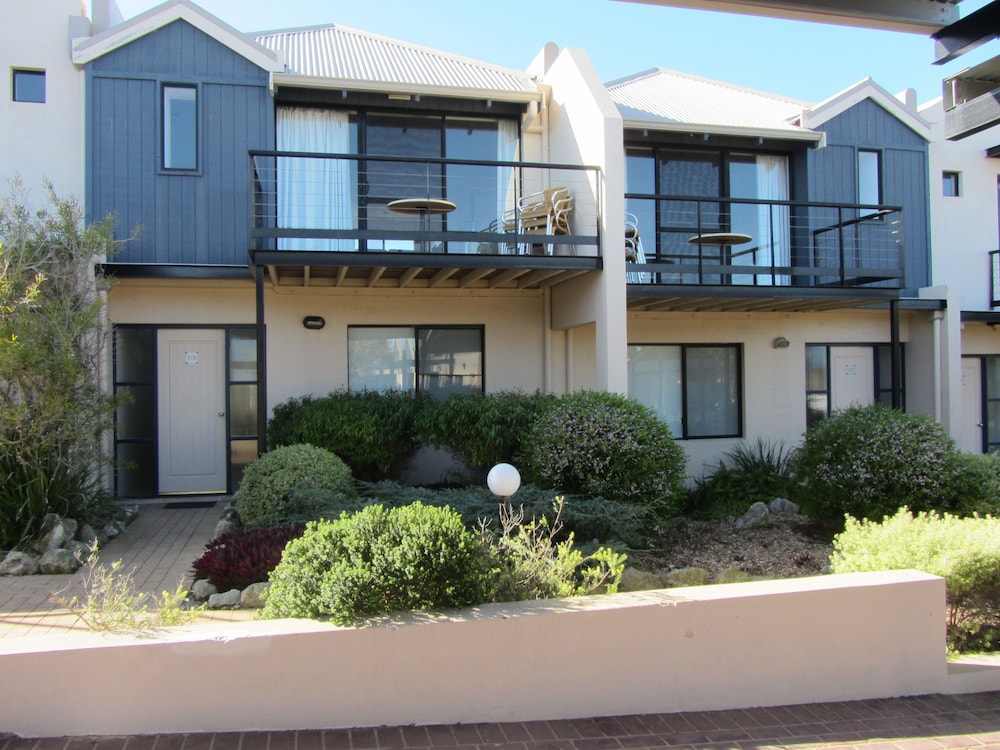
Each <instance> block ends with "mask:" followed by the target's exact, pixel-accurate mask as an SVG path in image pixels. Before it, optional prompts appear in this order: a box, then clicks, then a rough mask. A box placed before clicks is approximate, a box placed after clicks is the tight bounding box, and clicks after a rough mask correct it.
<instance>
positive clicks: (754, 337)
mask: <svg viewBox="0 0 1000 750" xmlns="http://www.w3.org/2000/svg"><path fill="white" fill-rule="evenodd" d="M910 321H911V316H909V315H903V316H902V318H901V321H900V337H901V339H902V340H903V341H904V342H907V341H908V340H909V339H910ZM889 326H890V324H889V312H888V310H865V311H861V310H845V311H827V312H823V313H644V312H633V313H629V316H628V341H629V343H635V344H639V343H642V344H657V343H662V344H741V345H742V347H743V434H744V438H742V439H745V440H747V441H750V442H752V441H754V440H756V438H757V437H761V438H763V439H765V440H769V441H772V442H777V441H781V442H783V443H784V445H785V447H786V448H792V447H794V446H795V445H797V444H798V443H799V441H800V439H801V437H802V433H803V432H804V431H805V427H806V366H805V346H806V344H877V343H878V344H888V343H889V336H890V330H889ZM778 336H784V337H785V338H787V339H788V340H789V342H790V343H789V346H788V348H787V349H775V348H773V346H772V342H773V341H774V339H775V338H777V337H778ZM912 377H913V378H914V379H919V378H920V377H922V375H921V374H920V373H913V376H912ZM910 379H911V378H910V376H908V377H907V383H908V384H909V381H910ZM740 440H741V439H738V438H705V439H697V440H682V441H680V442H681V445H682V446H683V447H684V449H685V451H686V452H687V454H688V473H689V475H691V476H694V477H698V476H701V475H702V474H703V473H704V471H705V470H706V469H714V468H715V467H717V466H718V463H719V460H720V459H721V458H722V455H723V454H724V453H725V452H727V451H729V450H731V449H732V448H733V447H734V446H735V445H736V444H737V443H739V442H740Z"/></svg>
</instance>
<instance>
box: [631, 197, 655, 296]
mask: <svg viewBox="0 0 1000 750" xmlns="http://www.w3.org/2000/svg"><path fill="white" fill-rule="evenodd" d="M625 261H626V262H627V263H645V262H646V253H644V252H643V250H642V237H640V236H639V219H638V218H637V217H636V216H635V214H625ZM650 279H651V274H648V273H644V272H640V271H628V272H626V273H625V283H627V284H646V283H649V281H650Z"/></svg>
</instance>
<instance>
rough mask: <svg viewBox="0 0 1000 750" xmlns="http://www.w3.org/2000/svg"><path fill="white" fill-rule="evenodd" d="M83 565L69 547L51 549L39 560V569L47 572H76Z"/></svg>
mask: <svg viewBox="0 0 1000 750" xmlns="http://www.w3.org/2000/svg"><path fill="white" fill-rule="evenodd" d="M82 565H83V563H82V562H80V560H78V559H77V557H76V555H75V554H73V552H72V551H70V550H68V549H50V550H49V551H48V552H46V553H45V554H44V555H42V556H41V557H40V558H39V560H38V568H39V571H40V572H42V573H46V574H50V575H51V574H65V573H75V572H76V571H78V570H79V569H80V567H81V566H82Z"/></svg>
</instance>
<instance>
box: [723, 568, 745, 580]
mask: <svg viewBox="0 0 1000 750" xmlns="http://www.w3.org/2000/svg"><path fill="white" fill-rule="evenodd" d="M749 580H750V574H749V573H747V572H746V571H745V570H740V569H739V568H726V569H725V570H723V571H721V572H720V573H719V575H717V576H716V577H715V582H716V583H746V582H747V581H749Z"/></svg>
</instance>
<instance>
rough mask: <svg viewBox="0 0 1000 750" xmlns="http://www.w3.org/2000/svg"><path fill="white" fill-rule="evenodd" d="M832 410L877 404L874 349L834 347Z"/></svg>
mask: <svg viewBox="0 0 1000 750" xmlns="http://www.w3.org/2000/svg"><path fill="white" fill-rule="evenodd" d="M830 369H831V378H830V390H831V393H830V410H831V411H837V410H838V409H846V408H847V407H849V406H869V405H870V404H873V403H875V360H874V351H873V350H872V347H870V346H833V347H830Z"/></svg>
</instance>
